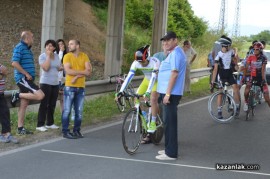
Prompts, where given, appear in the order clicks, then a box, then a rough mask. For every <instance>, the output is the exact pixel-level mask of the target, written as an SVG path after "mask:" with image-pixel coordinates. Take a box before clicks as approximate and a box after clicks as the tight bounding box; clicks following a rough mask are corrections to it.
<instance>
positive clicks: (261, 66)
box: [243, 42, 270, 111]
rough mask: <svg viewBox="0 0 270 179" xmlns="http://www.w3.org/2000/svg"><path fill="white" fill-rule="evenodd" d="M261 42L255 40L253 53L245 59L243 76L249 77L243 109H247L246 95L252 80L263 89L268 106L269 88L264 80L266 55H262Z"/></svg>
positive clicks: (269, 102) (269, 104) (269, 103)
mask: <svg viewBox="0 0 270 179" xmlns="http://www.w3.org/2000/svg"><path fill="white" fill-rule="evenodd" d="M263 48H264V46H263V44H262V43H261V42H256V43H254V45H253V49H254V54H251V55H249V56H248V58H247V60H246V68H245V70H244V76H248V75H250V78H246V79H247V85H246V88H245V92H244V96H245V104H244V107H243V110H244V111H247V110H248V103H247V101H248V95H249V91H250V88H251V85H252V81H256V84H255V85H257V86H260V87H261V91H263V96H264V99H265V101H266V102H267V104H268V106H269V107H270V100H269V90H268V85H267V83H266V81H265V69H266V64H267V57H266V56H265V55H263Z"/></svg>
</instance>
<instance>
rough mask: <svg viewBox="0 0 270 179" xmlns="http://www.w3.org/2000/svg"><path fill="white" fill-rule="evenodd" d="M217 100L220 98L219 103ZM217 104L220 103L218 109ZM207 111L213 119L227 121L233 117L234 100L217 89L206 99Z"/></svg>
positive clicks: (220, 121)
mask: <svg viewBox="0 0 270 179" xmlns="http://www.w3.org/2000/svg"><path fill="white" fill-rule="evenodd" d="M218 98H219V99H218ZM218 100H220V103H218ZM218 104H221V106H220V109H219V110H218V106H219V105H218ZM208 112H209V114H210V115H211V117H212V118H213V119H214V120H215V121H217V122H219V123H229V122H231V121H232V120H233V119H234V116H235V114H236V104H235V101H234V100H233V97H232V96H231V95H230V94H228V93H224V92H222V91H217V92H215V93H214V94H212V95H211V96H210V98H209V100H208Z"/></svg>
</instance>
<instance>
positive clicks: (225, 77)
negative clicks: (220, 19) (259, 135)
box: [211, 37, 240, 119]
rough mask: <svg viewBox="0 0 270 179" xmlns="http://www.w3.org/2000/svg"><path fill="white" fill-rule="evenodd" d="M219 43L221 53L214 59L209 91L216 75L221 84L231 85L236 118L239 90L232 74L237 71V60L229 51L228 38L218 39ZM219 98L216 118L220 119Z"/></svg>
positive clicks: (230, 42) (231, 51) (232, 52)
mask: <svg viewBox="0 0 270 179" xmlns="http://www.w3.org/2000/svg"><path fill="white" fill-rule="evenodd" d="M218 41H219V43H220V44H221V47H222V48H221V51H219V52H218V54H217V56H216V57H215V65H214V70H213V75H212V81H211V89H213V85H214V82H215V80H216V75H217V74H218V77H217V78H220V80H221V81H222V82H228V83H229V84H230V85H232V88H233V94H234V95H233V96H234V100H235V103H236V116H238V115H239V111H240V109H239V103H240V96H239V94H240V93H239V88H238V85H237V83H236V79H235V77H234V76H233V72H234V71H235V70H237V69H238V65H237V59H236V58H235V54H234V51H233V50H232V49H231V44H232V41H231V39H230V38H228V37H227V38H220V39H219V40H218ZM221 97H222V96H219V97H218V118H219V119H222V118H223V116H222V106H221Z"/></svg>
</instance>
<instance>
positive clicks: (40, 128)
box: [36, 126, 48, 132]
mask: <svg viewBox="0 0 270 179" xmlns="http://www.w3.org/2000/svg"><path fill="white" fill-rule="evenodd" d="M36 130H37V131H40V132H46V131H47V130H48V129H47V128H46V127H44V126H41V127H37V128H36Z"/></svg>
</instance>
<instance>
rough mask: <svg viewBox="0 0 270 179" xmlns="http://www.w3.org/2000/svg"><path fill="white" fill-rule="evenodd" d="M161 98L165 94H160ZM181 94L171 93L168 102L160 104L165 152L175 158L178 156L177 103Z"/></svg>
mask: <svg viewBox="0 0 270 179" xmlns="http://www.w3.org/2000/svg"><path fill="white" fill-rule="evenodd" d="M160 96H161V99H162V100H163V98H164V96H165V94H160ZM181 97H182V96H180V95H171V96H170V99H169V100H170V103H169V104H167V105H164V104H163V103H162V104H163V105H162V108H163V120H164V127H165V153H166V155H168V156H169V157H172V158H177V156H178V133H177V105H178V104H179V101H180V99H181Z"/></svg>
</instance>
